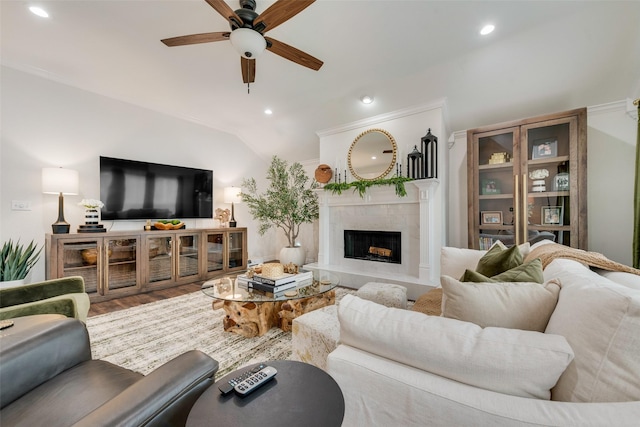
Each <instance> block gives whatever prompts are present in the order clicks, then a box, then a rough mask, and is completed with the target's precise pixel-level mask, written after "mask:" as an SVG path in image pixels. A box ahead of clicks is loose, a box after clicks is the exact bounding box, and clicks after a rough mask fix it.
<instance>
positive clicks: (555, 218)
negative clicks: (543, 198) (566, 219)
mask: <svg viewBox="0 0 640 427" xmlns="http://www.w3.org/2000/svg"><path fill="white" fill-rule="evenodd" d="M562 216H563V207H562V206H543V207H542V215H541V218H542V225H562Z"/></svg>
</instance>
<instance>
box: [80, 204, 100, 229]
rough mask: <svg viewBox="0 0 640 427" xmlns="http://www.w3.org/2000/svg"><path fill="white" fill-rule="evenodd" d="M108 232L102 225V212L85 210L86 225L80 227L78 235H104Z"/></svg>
mask: <svg viewBox="0 0 640 427" xmlns="http://www.w3.org/2000/svg"><path fill="white" fill-rule="evenodd" d="M105 231H107V229H106V228H104V226H103V225H102V224H100V212H98V209H97V208H85V210H84V224H81V225H80V226H79V227H78V233H102V232H105Z"/></svg>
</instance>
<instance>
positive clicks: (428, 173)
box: [420, 128, 438, 178]
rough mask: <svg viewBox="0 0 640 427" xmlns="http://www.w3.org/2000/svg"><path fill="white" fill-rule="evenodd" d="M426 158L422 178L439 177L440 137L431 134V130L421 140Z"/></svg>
mask: <svg viewBox="0 0 640 427" xmlns="http://www.w3.org/2000/svg"><path fill="white" fill-rule="evenodd" d="M420 141H421V143H422V155H423V156H424V161H423V169H422V176H421V178H437V177H438V137H437V136H435V135H432V134H431V128H429V130H428V131H427V134H426V135H425V136H423V137H422V138H421V139H420Z"/></svg>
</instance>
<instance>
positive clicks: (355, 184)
mask: <svg viewBox="0 0 640 427" xmlns="http://www.w3.org/2000/svg"><path fill="white" fill-rule="evenodd" d="M409 181H413V178H406V177H403V176H395V177H393V178H386V179H373V180H367V181H364V180H362V181H352V182H349V183H346V182H331V183H328V184H325V186H324V189H325V191H331V192H332V193H333V194H342V192H343V191H346V190H348V189H349V188H353V191H358V194H359V195H360V197H364V195H365V193H366V192H367V188H369V187H373V186H376V185H377V186H387V185H392V186H394V187H395V192H396V195H398V196H399V197H405V196H406V195H407V189H406V188H405V186H404V183H405V182H409Z"/></svg>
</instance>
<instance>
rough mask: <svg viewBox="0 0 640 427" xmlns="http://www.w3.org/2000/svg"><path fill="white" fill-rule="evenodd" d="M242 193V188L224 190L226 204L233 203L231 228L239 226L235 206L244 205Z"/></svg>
mask: <svg viewBox="0 0 640 427" xmlns="http://www.w3.org/2000/svg"><path fill="white" fill-rule="evenodd" d="M240 192H241V189H240V187H226V188H225V189H224V202H225V203H231V219H230V220H229V227H235V226H236V225H237V224H238V223H237V222H236V217H235V209H234V204H235V203H242V197H241V196H240Z"/></svg>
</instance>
